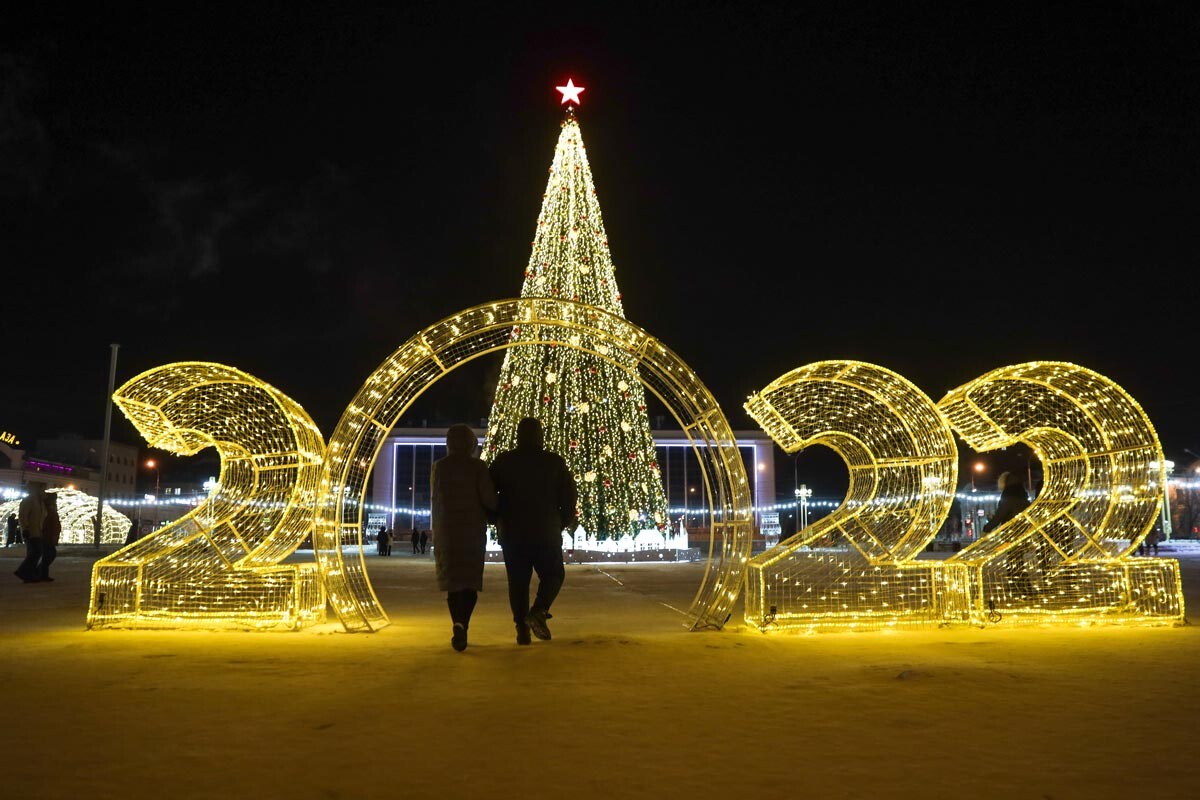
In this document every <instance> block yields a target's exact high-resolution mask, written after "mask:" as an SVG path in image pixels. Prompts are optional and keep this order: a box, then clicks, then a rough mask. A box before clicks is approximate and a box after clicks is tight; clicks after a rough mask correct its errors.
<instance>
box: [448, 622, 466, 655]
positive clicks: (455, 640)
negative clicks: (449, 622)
mask: <svg viewBox="0 0 1200 800" xmlns="http://www.w3.org/2000/svg"><path fill="white" fill-rule="evenodd" d="M450 646H451V647H453V648H454V649H455V650H457V651H458V652H460V653H461V652H462V651H463V650H466V649H467V629H466V628H465V627H463V625H462V623H461V622H456V623H454V635H453V636H451V637H450Z"/></svg>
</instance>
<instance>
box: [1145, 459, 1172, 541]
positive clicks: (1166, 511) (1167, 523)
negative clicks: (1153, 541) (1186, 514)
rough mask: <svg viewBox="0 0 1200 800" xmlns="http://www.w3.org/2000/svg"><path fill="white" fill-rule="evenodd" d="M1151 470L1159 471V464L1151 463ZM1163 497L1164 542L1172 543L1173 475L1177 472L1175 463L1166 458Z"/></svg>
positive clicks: (1163, 472)
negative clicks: (1171, 498)
mask: <svg viewBox="0 0 1200 800" xmlns="http://www.w3.org/2000/svg"><path fill="white" fill-rule="evenodd" d="M1150 468H1151V469H1158V462H1157V461H1151V462H1150ZM1162 469H1163V471H1162V475H1163V487H1162V488H1163V495H1162V534H1163V541H1166V542H1169V541H1171V533H1172V531H1171V500H1170V496H1171V473H1172V472H1174V471H1175V462H1174V461H1171V460H1170V459H1167V458H1164V459H1163V462H1162Z"/></svg>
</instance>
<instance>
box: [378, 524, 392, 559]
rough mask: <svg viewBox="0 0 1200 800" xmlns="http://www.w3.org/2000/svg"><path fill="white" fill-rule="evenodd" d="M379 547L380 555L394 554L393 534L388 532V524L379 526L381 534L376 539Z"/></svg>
mask: <svg viewBox="0 0 1200 800" xmlns="http://www.w3.org/2000/svg"><path fill="white" fill-rule="evenodd" d="M375 543H376V545H378V548H379V555H381V556H390V555H391V554H392V534H391V533H389V532H388V529H387V526H385V525H380V526H379V536H378V537H377V538H376V540H375Z"/></svg>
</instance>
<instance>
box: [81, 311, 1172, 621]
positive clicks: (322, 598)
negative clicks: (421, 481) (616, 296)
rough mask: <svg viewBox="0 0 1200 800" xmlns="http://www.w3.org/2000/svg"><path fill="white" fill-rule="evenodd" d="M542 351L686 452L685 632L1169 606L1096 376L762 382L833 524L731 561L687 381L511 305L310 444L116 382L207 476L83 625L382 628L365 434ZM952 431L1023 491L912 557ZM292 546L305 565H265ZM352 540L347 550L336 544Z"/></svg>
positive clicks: (1148, 478)
mask: <svg viewBox="0 0 1200 800" xmlns="http://www.w3.org/2000/svg"><path fill="white" fill-rule="evenodd" d="M514 326H520V328H521V331H522V336H521V337H520V338H519V339H517V338H514V337H513V336H512V331H513V328H514ZM548 343H554V344H555V345H557V346H560V347H561V346H568V347H574V348H577V349H580V350H583V351H585V352H589V353H591V354H593V355H595V356H597V357H599V358H603V359H606V360H608V361H609V362H610V363H613V364H614V365H616V366H618V367H619V368H621V369H624V370H626V371H627V372H628V373H629V374H630V375H631V377H633V378H636V379H637V380H639V381H641V382H642V384H643V385H644V386H645V387H646V388H647V389H648V390H649V391H650V392H652V393H653V394H654V395H655V396H656V397H658V399H659V400H661V401H662V402H663V404H664V405H665V406H666V407H667V409H668V410H669V411H670V413H671V414H672V415H673V416H674V417H675V419H676V421H677V422H678V423H679V424H680V426H681V427H682V429H683V431H684V433H685V434H686V435H687V436H688V438H689V439H690V440H691V442H692V444H693V446H694V448H695V450H696V453H697V455H698V456H699V459H700V463H701V466H702V471H703V476H704V484H705V491H706V494H707V496H708V502H709V506H710V509H711V513H712V520H713V525H712V533H711V539H710V548H709V563H708V568H707V569H706V571H705V574H704V578H703V579H702V581H701V585H700V587H699V590H698V591H697V594H696V597H695V600H694V601H693V603H692V606H691V609H690V611H689V615H690V619H691V626H692V628H693V629H698V628H720V627H722V626H723V625H724V624H725V623H726V622H727V621H728V619H729V618H730V616H732V611H733V608H734V605H735V603H736V601H737V599H738V597H739V596H740V595H741V593H742V590H743V588H745V589H746V604H745V609H746V610H745V618H746V622H747V623H748V624H750V625H753V626H755V627H758V628H761V629H763V630H772V629H786V628H793V629H802V630H844V629H848V628H860V629H861V628H880V627H893V626H903V625H926V624H948V623H962V624H980V623H984V622H988V621H993V622H994V621H998V620H1001V619H1002V620H1005V621H1006V622H1023V621H1032V622H1089V621H1111V622H1120V623H1156V624H1162V623H1169V622H1173V621H1178V620H1181V619H1182V617H1183V598H1182V592H1181V587H1180V581H1179V569H1178V564H1177V562H1175V561H1171V560H1168V559H1158V558H1137V559H1134V558H1130V553H1131V552H1132V551H1133V549H1134V548H1135V547H1136V546H1137V544H1138V542H1139V541H1140V540H1141V539H1142V538H1143V537H1144V536H1145V535H1146V533H1147V532H1148V531H1149V530H1150V528H1151V527H1152V526H1153V524H1154V521H1155V517H1156V514H1157V513H1158V510H1159V508H1160V504H1161V501H1162V496H1163V492H1164V487H1165V474H1164V472H1163V463H1164V462H1163V456H1162V449H1161V446H1160V445H1159V442H1158V438H1157V436H1156V434H1155V432H1154V429H1153V427H1152V426H1151V424H1150V422H1149V420H1148V419H1147V418H1146V416H1145V414H1144V413H1143V412H1142V410H1141V408H1140V407H1139V406H1138V404H1137V403H1136V402H1135V401H1134V400H1133V399H1132V398H1131V397H1129V396H1128V395H1127V394H1125V392H1124V391H1122V390H1121V388H1120V387H1118V386H1117V385H1116V384H1114V383H1112V382H1111V381H1109V380H1107V379H1106V378H1104V377H1103V376H1100V375H1097V374H1096V373H1094V372H1091V371H1089V370H1087V369H1084V368H1082V367H1079V366H1075V365H1072V364H1064V363H1059V362H1037V363H1031V364H1023V365H1018V366H1014V367H1006V368H1003V369H999V370H995V371H993V372H990V373H988V374H987V375H984V376H981V377H979V378H977V379H976V380H974V381H971V382H970V383H967V384H964V385H963V386H961V387H959V388H957V389H955V390H954V391H952V392H950V393H948V394H947V395H946V396H945V397H944V398H943V399H942V400H941V401H939V402H937V403H934V402H933V401H932V400H931V399H930V398H929V397H928V396H926V395H925V394H924V393H923V392H921V390H920V389H918V388H917V387H916V386H914V385H912V384H911V383H909V382H908V381H907V380H905V379H904V378H903V377H901V376H899V375H897V374H895V373H893V372H891V371H889V370H886V369H883V368H881V367H877V366H874V365H871V364H865V363H861V362H854V361H826V362H819V363H816V364H809V365H807V366H804V367H801V368H799V369H797V370H794V371H792V372H790V373H788V374H786V375H784V376H782V377H780V378H779V379H777V380H775V381H774V382H772V383H771V384H770V385H769V386H767V387H766V388H765V389H763V390H762V391H760V392H758V393H756V394H754V395H753V396H751V398H750V399H749V401H748V402H747V403H746V408H747V410H748V411H749V412H750V414H751V415H752V416H753V417H754V418H755V419H756V420H757V421H758V422H759V424H760V425H761V426H762V427H763V428H764V429H765V430H766V431H767V432H768V433H769V434H770V435H771V437H772V438H773V439H774V440H775V441H776V442H777V443H778V444H779V445H780V446H781V447H783V448H784V449H785V450H786V451H788V452H796V451H798V450H800V449H802V448H804V447H807V446H810V445H813V444H821V445H825V446H828V447H830V448H832V449H834V450H835V451H836V452H838V453H839V454H840V455H841V457H842V458H843V459H844V460H845V461H846V464H847V466H848V468H849V472H850V488H849V491H848V493H847V496H846V499H845V501H844V502H843V503H842V505H841V506H840V507H839V508H838V509H837V511H835V512H834V513H833V514H831V515H830V516H828V517H825V518H824V519H822V520H820V521H819V522H817V523H816V524H814V525H812V526H810V527H809V528H807V529H805V530H804V531H801V532H800V533H799V534H797V535H796V536H794V537H792V538H791V539H788V540H786V541H784V542H782V543H780V544H779V545H778V546H776V547H774V548H771V549H770V550H768V551H766V552H764V553H761V554H759V555H757V556H754V557H753V558H751V541H752V534H753V527H754V516H753V508H752V505H751V497H750V491H749V484H748V481H747V477H746V473H745V468H744V466H743V464H742V459H741V455H740V453H739V451H738V446H737V442H736V440H735V439H734V437H733V434H732V431H731V429H730V427H729V424H728V422H727V421H726V419H725V416H724V414H723V413H722V412H721V409H720V407H719V406H718V405H717V403H716V400H715V399H714V398H713V396H712V394H711V393H710V392H709V391H708V389H707V388H706V387H705V386H704V384H703V383H702V382H701V381H700V379H699V378H698V377H697V376H696V374H695V373H694V372H693V371H692V370H691V369H690V368H689V367H688V366H687V365H686V364H685V363H684V362H683V361H682V360H681V359H680V358H679V357H678V356H677V355H675V353H673V352H672V351H671V350H670V349H668V348H667V347H666V346H665V345H664V344H662V343H661V342H659V341H658V340H656V339H654V338H653V337H651V336H650V335H648V334H647V333H646V332H645V331H643V330H642V329H640V328H639V327H637V326H636V325H633V324H631V323H630V322H628V321H627V320H625V319H623V318H620V317H617V316H614V315H611V314H608V313H606V312H604V311H602V310H600V309H597V308H594V307H591V306H585V305H581V304H578V303H572V302H569V301H563V300H554V299H546V298H525V299H520V300H515V299H514V300H503V301H498V302H495V303H490V304H487V305H483V306H477V307H475V308H471V309H468V310H466V311H463V312H461V313H459V314H456V315H455V316H453V317H450V318H447V319H444V320H442V321H440V322H438V323H436V324H434V325H431V326H430V327H428V328H426V329H425V330H423V331H421V332H420V333H418V334H416V335H415V336H413V337H412V338H411V339H409V340H408V341H407V342H405V343H404V344H402V345H401V346H400V347H399V348H398V349H397V350H396V351H395V352H394V353H392V355H391V356H390V357H389V358H388V359H387V360H385V361H384V363H383V364H381V365H380V366H379V367H378V368H377V369H376V370H375V372H374V373H372V374H371V376H370V377H369V378H367V380H366V382H365V383H364V384H363V386H362V387H361V388H360V389H359V391H358V393H357V394H356V395H355V397H354V399H353V400H352V401H351V403H350V405H349V406H348V407H347V408H346V410H345V412H344V413H343V415H342V417H341V419H340V420H339V422H338V424H337V427H336V428H335V430H334V432H333V435H332V436H331V438H330V440H329V444H328V446H326V445H325V444H324V443H323V442H322V438H321V434H320V432H319V431H318V430H317V428H316V425H314V424H313V422H312V420H311V419H310V418H309V417H308V415H307V414H306V413H305V412H304V410H303V409H301V408H300V406H299V405H297V404H296V403H295V402H294V401H292V400H291V399H290V398H288V397H287V396H286V395H284V394H283V393H282V392H280V391H278V390H277V389H275V388H274V387H272V386H270V385H268V384H266V383H263V382H262V381H260V380H258V379H256V378H254V377H253V376H251V375H248V374H246V373H244V372H241V371H239V370H236V369H233V368H231V367H226V366H222V365H219V364H211V363H182V364H170V365H167V366H163V367H159V368H157V369H154V370H151V371H149V372H146V373H143V374H142V375H139V376H137V377H135V378H133V379H132V380H130V381H129V382H128V383H126V384H125V385H124V386H122V387H121V388H120V389H119V390H118V391H117V392H116V394H115V395H114V400H115V401H116V403H117V405H118V406H119V407H120V408H121V410H122V411H123V412H124V413H125V414H126V416H128V417H129V419H130V420H131V421H132V422H133V424H134V425H135V426H136V427H137V428H138V430H139V431H140V432H141V433H142V435H143V436H144V437H145V438H146V440H147V442H149V444H150V445H151V446H152V447H156V448H161V449H166V450H169V451H171V452H174V453H178V454H193V453H196V452H198V451H199V450H201V449H203V448H206V447H215V448H216V449H217V451H218V452H219V453H220V455H221V476H220V480H219V485H218V487H217V489H216V490H215V491H214V493H213V495H212V496H211V497H210V498H209V499H208V500H207V501H206V502H205V503H204V504H203V505H201V506H199V507H198V508H196V509H195V510H194V511H193V512H192V513H190V514H188V515H187V516H185V517H183V518H181V519H179V520H177V521H175V522H173V523H172V524H170V525H168V526H166V527H165V528H163V529H162V530H160V531H157V532H155V533H154V534H152V535H151V536H148V537H145V538H143V539H141V540H139V541H137V542H135V543H133V544H131V545H129V546H127V547H125V548H123V549H121V550H119V551H117V552H116V553H114V554H112V555H110V556H108V557H106V558H104V559H102V560H101V561H99V562H97V564H96V566H95V569H94V572H93V576H92V592H91V601H90V607H89V611H88V624H89V626H90V627H159V628H162V627H189V626H198V627H214V626H219V625H234V626H239V627H252V628H277V627H290V628H300V627H303V626H304V625H306V624H310V623H313V622H317V621H320V620H322V619H323V618H324V615H325V613H326V609H327V608H332V609H333V611H334V613H335V614H336V615H337V616H338V618H339V620H340V621H341V622H342V624H343V625H344V627H345V628H346V629H347V630H351V631H370V630H377V629H378V628H380V627H382V626H384V625H386V624H387V622H388V618H387V615H386V613H385V612H384V610H383V608H382V607H381V605H380V604H379V601H378V599H377V598H376V596H375V594H374V591H373V589H372V587H371V583H370V580H369V579H368V577H367V571H366V564H365V560H364V555H363V551H362V548H361V531H362V522H363V521H364V517H363V514H364V513H365V512H364V501H365V495H366V488H367V480H368V478H369V476H370V474H371V470H372V468H373V466H374V464H375V459H376V457H377V456H378V454H379V451H380V449H381V447H382V445H383V442H384V439H385V438H386V437H387V435H388V433H389V432H390V431H391V430H392V428H393V427H394V426H395V424H396V423H397V421H398V420H399V419H400V418H401V416H402V415H403V414H404V412H405V410H406V409H407V408H408V407H409V406H410V405H411V404H412V403H413V402H414V401H415V400H416V399H417V398H418V397H419V396H420V395H421V394H422V393H423V392H424V391H425V390H426V389H428V388H429V387H430V386H431V385H433V384H434V383H435V382H436V381H437V380H438V379H439V378H441V377H442V376H443V375H445V374H446V373H448V372H450V371H451V370H453V369H455V368H456V367H458V366H461V365H462V364H464V363H466V362H468V361H471V360H473V359H475V358H478V357H481V356H484V355H487V354H489V353H494V352H497V351H500V350H503V349H506V348H509V347H519V346H545V345H546V344H548ZM616 356H619V358H617V357H616ZM631 357H632V358H631ZM631 364H632V366H630V365H631ZM955 432H957V433H958V434H959V435H960V436H961V437H962V438H963V439H964V440H965V441H966V442H967V443H968V444H970V445H971V447H973V448H974V449H976V450H981V451H984V450H993V449H996V448H1000V447H1006V446H1010V445H1013V444H1015V443H1018V442H1022V443H1025V444H1028V445H1029V446H1030V447H1031V448H1033V450H1034V451H1035V452H1036V454H1037V456H1038V458H1039V459H1040V460H1041V462H1042V464H1043V467H1044V471H1045V481H1044V484H1043V487H1042V490H1041V492H1040V493H1039V494H1038V496H1037V498H1036V499H1035V500H1034V502H1033V504H1032V505H1030V507H1029V508H1028V509H1027V510H1026V511H1025V512H1024V513H1022V514H1020V515H1019V516H1018V517H1016V518H1015V519H1013V520H1012V521H1010V522H1009V523H1007V524H1005V525H1002V526H1000V527H999V528H997V529H996V530H994V531H992V532H991V533H990V534H988V535H986V536H984V537H982V538H980V539H979V540H977V541H976V542H974V543H973V544H972V545H970V546H969V547H967V548H965V549H964V550H962V551H960V552H958V553H956V554H955V555H953V556H952V557H951V558H949V559H946V560H944V561H932V560H918V559H917V555H918V554H919V553H921V551H922V550H923V549H924V548H925V546H926V545H927V544H928V543H929V541H930V540H931V539H932V538H933V536H934V535H935V534H936V532H937V530H938V529H939V528H940V527H941V525H942V522H943V521H944V520H945V519H946V516H947V515H948V513H949V511H950V507H951V503H952V500H953V497H954V490H955V486H956V482H957V463H958V453H957V450H956V447H955V444H954V438H953V434H954V433H955ZM310 536H311V538H312V543H313V550H314V553H315V555H316V559H315V562H313V563H300V564H296V563H284V559H285V558H286V557H287V556H289V555H290V554H292V553H293V552H294V551H295V550H296V549H297V548H298V547H299V546H300V545H301V544H302V543H303V542H304V541H305V540H306V539H307V538H309V537H310ZM355 543H357V544H358V545H359V547H358V548H357V550H355V551H354V555H353V556H351V557H349V558H348V557H347V555H346V553H345V552H344V550H343V545H345V544H355Z"/></svg>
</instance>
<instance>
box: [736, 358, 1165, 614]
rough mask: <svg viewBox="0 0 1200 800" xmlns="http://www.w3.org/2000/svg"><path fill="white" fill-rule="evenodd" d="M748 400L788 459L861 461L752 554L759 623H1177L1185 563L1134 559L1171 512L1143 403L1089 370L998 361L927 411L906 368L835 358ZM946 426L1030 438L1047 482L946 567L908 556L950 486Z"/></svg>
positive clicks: (924, 539) (988, 436)
mask: <svg viewBox="0 0 1200 800" xmlns="http://www.w3.org/2000/svg"><path fill="white" fill-rule="evenodd" d="M746 409H747V411H749V413H750V414H751V416H753V417H754V418H755V419H756V420H757V421H758V422H759V424H760V425H762V427H763V428H764V430H766V431H767V432H768V433H769V434H770V435H771V437H772V438H773V439H774V440H775V441H776V442H777V443H778V444H780V446H781V447H783V448H784V449H785V450H786V451H787V452H789V453H794V452H798V451H799V450H801V449H803V448H804V447H807V446H810V445H812V444H823V445H826V446H828V447H831V448H832V449H834V450H835V451H836V452H838V453H839V455H841V457H842V458H843V459H844V460H845V461H846V463H847V466H848V467H849V469H850V489H849V492H848V494H847V497H846V499H845V501H844V502H843V504H842V505H841V506H840V507H839V509H838V510H837V511H836V512H834V513H833V514H831V515H829V516H828V517H825V518H824V519H822V520H821V521H819V522H818V523H816V524H814V525H812V526H810V527H809V528H807V529H806V530H804V531H802V532H800V533H799V534H797V535H796V536H794V537H792V538H791V539H788V540H787V541H785V542H783V543H781V544H780V545H779V546H777V547H775V548H772V549H771V550H769V551H767V552H766V553H763V554H762V555H760V556H757V557H756V558H754V559H752V560H751V563H750V568H749V572H748V590H747V599H746V619H747V622H749V623H750V624H753V625H756V626H758V627H760V628H763V629H768V628H780V629H787V628H793V629H795V628H799V629H805V630H845V629H855V628H857V629H862V628H878V627H891V626H897V625H908V624H929V623H938V624H946V623H955V622H969V623H972V624H982V623H985V622H987V623H999V622H1004V623H1005V624H1015V623H1022V622H1039V623H1046V622H1070V623H1074V624H1090V623H1095V622H1110V623H1120V624H1129V623H1145V624H1163V623H1169V622H1175V621H1179V620H1182V619H1183V610H1184V606H1183V594H1182V588H1181V585H1180V581H1179V565H1178V563H1177V562H1175V561H1172V560H1169V559H1158V558H1137V559H1133V558H1131V557H1130V554H1131V553H1132V551H1133V550H1134V548H1136V547H1137V545H1138V543H1139V542H1140V541H1141V540H1142V539H1143V538H1144V537H1145V536H1146V534H1147V533H1148V532H1149V530H1150V529H1151V528H1152V527H1153V525H1154V522H1155V518H1156V515H1157V514H1158V511H1159V509H1160V507H1161V503H1162V496H1163V491H1164V487H1165V486H1166V484H1167V476H1166V474H1165V470H1164V467H1163V466H1162V465H1163V463H1164V459H1163V456H1162V448H1161V446H1160V444H1159V441H1158V437H1157V434H1156V433H1155V432H1154V429H1153V426H1152V425H1151V424H1150V421H1149V419H1148V418H1147V417H1146V415H1145V413H1144V412H1143V411H1142V409H1141V407H1140V406H1139V405H1138V404H1137V402H1136V401H1134V400H1133V398H1131V397H1130V396H1129V395H1128V394H1127V393H1126V392H1125V391H1124V390H1123V389H1121V388H1120V387H1119V386H1117V385H1116V384H1115V383H1113V382H1112V381H1110V380H1108V379H1107V378H1105V377H1103V376H1101V375H1098V374H1097V373H1095V372H1092V371H1090V370H1087V369H1085V368H1083V367H1079V366H1076V365H1073V364H1066V363H1061V362H1034V363H1030V364H1022V365H1017V366H1013V367H1005V368H1003V369H999V370H994V371H993V372H990V373H988V374H987V375H984V376H982V377H981V378H978V379H976V380H974V381H971V382H969V383H967V384H964V385H963V386H961V387H959V388H957V389H955V390H953V391H951V392H950V393H948V394H947V395H946V397H945V398H943V399H942V401H941V402H940V403H939V404H938V405H937V406H936V407H934V406H933V405H932V401H930V400H929V398H928V397H927V396H925V395H924V394H923V393H922V392H920V391H919V390H918V389H917V388H916V387H915V386H913V385H912V384H910V383H908V382H907V381H905V380H903V379H902V378H901V377H900V376H898V375H895V373H891V372H888V371H887V370H884V369H882V368H880V367H872V366H871V365H867V364H862V363H861V362H849V361H827V362H819V363H816V364H811V365H808V366H806V367H802V368H801V369H798V370H795V371H793V372H791V373H788V374H787V375H784V376H783V377H781V378H779V379H777V380H776V381H774V382H773V383H771V384H770V385H769V386H767V388H765V389H764V390H762V391H761V392H759V393H757V394H755V395H752V396H751V397H750V399H749V400H748V401H747V403H746ZM939 428H940V430H939ZM951 429H953V431H955V432H957V433H958V434H959V435H960V436H962V437H963V439H964V440H965V441H966V442H967V443H968V444H970V445H971V446H972V447H973V448H974V449H976V450H979V451H986V450H994V449H997V448H1003V447H1009V446H1012V445H1014V444H1017V443H1024V444H1026V445H1028V446H1030V447H1031V448H1033V451H1034V453H1035V454H1036V455H1037V457H1038V458H1039V459H1040V460H1041V462H1042V464H1043V467H1044V472H1045V480H1044V484H1043V486H1042V488H1041V491H1040V492H1039V494H1038V495H1037V497H1036V498H1035V499H1034V502H1033V503H1032V505H1030V506H1029V508H1028V509H1026V511H1025V512H1023V513H1022V514H1020V515H1018V516H1017V517H1016V518H1015V519H1013V520H1012V521H1010V522H1007V523H1005V524H1003V525H1000V526H998V527H997V528H996V529H995V530H993V531H991V532H989V533H988V534H986V535H984V536H983V537H981V538H980V539H978V540H977V541H976V542H974V543H972V544H971V545H969V546H968V547H966V548H964V549H963V550H962V551H960V552H958V553H956V554H955V555H954V556H952V557H950V558H949V559H946V560H945V561H942V562H929V561H925V562H921V561H915V560H914V559H915V557H916V555H917V554H918V553H919V552H920V550H921V549H923V548H924V546H925V545H926V544H927V543H928V541H929V540H930V539H931V538H932V537H933V536H934V535H935V534H936V532H937V530H938V529H939V528H940V526H941V524H942V522H944V520H945V518H946V516H947V515H948V512H949V501H950V499H951V498H953V497H955V496H956V495H955V494H954V492H953V491H952V490H951V488H950V487H952V486H953V485H954V482H955V479H956V477H957V471H956V466H955V465H956V464H957V454H956V453H954V452H953V437H952V435H951ZM947 446H949V450H948V449H947ZM958 499H960V500H970V501H971V502H976V503H977V502H981V501H989V502H990V501H993V500H996V499H998V497H997V496H995V495H979V494H971V495H958Z"/></svg>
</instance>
